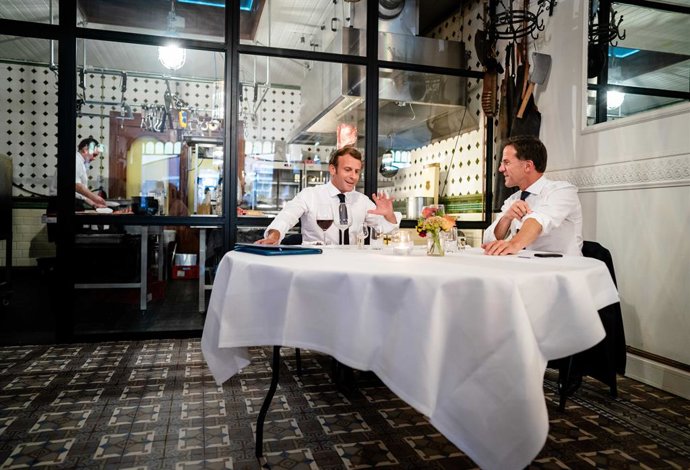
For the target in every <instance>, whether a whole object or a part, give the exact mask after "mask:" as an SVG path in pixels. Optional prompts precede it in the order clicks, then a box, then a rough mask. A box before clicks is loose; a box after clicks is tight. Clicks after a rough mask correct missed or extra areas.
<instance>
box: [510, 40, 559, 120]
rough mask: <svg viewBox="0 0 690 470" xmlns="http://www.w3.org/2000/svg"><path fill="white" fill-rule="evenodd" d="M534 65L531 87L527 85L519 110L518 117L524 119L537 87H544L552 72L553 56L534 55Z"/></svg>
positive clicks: (530, 76)
mask: <svg viewBox="0 0 690 470" xmlns="http://www.w3.org/2000/svg"><path fill="white" fill-rule="evenodd" d="M532 63H533V64H534V66H533V67H532V70H531V72H530V74H529V85H527V91H526V92H525V96H524V97H523V99H522V104H521V105H520V109H519V110H518V113H517V117H518V118H520V119H522V116H523V114H524V113H525V108H527V103H528V102H529V99H530V97H531V96H532V93H533V92H534V86H535V85H542V84H543V83H544V82H545V81H546V79H547V78H548V76H549V72H551V56H550V55H548V54H541V53H539V52H533V53H532Z"/></svg>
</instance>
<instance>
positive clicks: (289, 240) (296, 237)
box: [281, 233, 302, 245]
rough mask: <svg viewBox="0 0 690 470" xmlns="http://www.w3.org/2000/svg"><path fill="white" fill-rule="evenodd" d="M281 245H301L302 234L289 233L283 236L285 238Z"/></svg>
mask: <svg viewBox="0 0 690 470" xmlns="http://www.w3.org/2000/svg"><path fill="white" fill-rule="evenodd" d="M281 243H282V244H283V245H301V244H302V234H301V233H289V234H287V235H285V238H283V241H282V242H281Z"/></svg>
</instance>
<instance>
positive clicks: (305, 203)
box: [264, 181, 402, 245]
mask: <svg viewBox="0 0 690 470" xmlns="http://www.w3.org/2000/svg"><path fill="white" fill-rule="evenodd" d="M338 194H340V190H339V189H338V188H336V187H335V186H333V183H331V182H330V181H329V182H328V183H326V184H322V185H319V186H313V187H309V188H305V189H303V190H302V191H300V192H299V193H298V194H297V196H295V198H294V199H293V200H291V201H290V202H288V203H287V204H285V207H284V208H283V209H282V210H281V211H280V213H278V215H277V216H276V217H275V219H273V222H271V225H269V226H268V228H266V231H265V232H264V237H266V236H267V235H268V231H269V230H277V231H278V232H280V240H282V239H283V237H285V234H286V233H287V231H288V230H290V229H291V228H292V227H294V226H295V225H296V224H297V221H298V220H299V221H300V223H301V227H302V242H303V243H304V242H307V243H309V242H312V243H313V242H323V230H321V228H320V227H319V226H318V225H317V224H316V217H317V212H318V211H319V210H326V211H328V209H325V208H326V207H330V211H331V214H337V213H338V212H337V211H338V204H340V200H339V199H338ZM344 194H345V203H346V204H347V205H348V209H349V210H350V211H351V212H350V214H349V215H350V217H351V218H352V225H351V226H350V229H349V230H350V244H354V243H355V242H356V239H357V237H356V233H357V228H359V227H361V226H362V225H363V224H364V223H365V222H366V223H367V224H369V225H375V224H379V225H380V226H381V227H382V228H383V231H384V232H390V231H391V230H393V229H394V228H396V227H398V225H399V224H400V219H401V218H402V215H401V214H400V213H399V212H395V218H396V220H397V223H396V224H392V223H390V222H388V221H387V220H386V219H385V218H384V217H383V216H381V215H372V214H369V213H368V211H369V210H370V209H375V208H376V204H374V203H373V202H372V200H371V199H369V198H368V197H367V196H365V195H364V194H362V193H360V192H357V191H350V192H347V193H344ZM334 211H335V212H334ZM334 219H335V217H334ZM339 232H340V231H339V230H338V228H337V227H336V226H335V224H333V225H331V226H330V227H329V228H328V230H326V240H327V241H328V243H331V244H334V245H337V244H338V243H339Z"/></svg>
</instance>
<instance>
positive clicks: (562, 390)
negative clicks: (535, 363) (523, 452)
mask: <svg viewBox="0 0 690 470" xmlns="http://www.w3.org/2000/svg"><path fill="white" fill-rule="evenodd" d="M582 254H583V255H584V256H586V257H588V258H595V259H598V260H599V261H602V262H604V263H605V264H606V266H607V267H608V269H609V272H610V273H611V278H612V279H613V283H614V284H616V273H615V271H614V269H613V260H612V258H611V253H610V252H609V250H607V249H606V248H604V247H603V246H601V245H600V244H599V243H597V242H591V241H585V242H584V244H583V246H582ZM616 285H617V284H616ZM599 317H600V318H601V323H602V324H603V325H604V330H605V331H606V336H605V337H604V339H603V340H601V342H599V343H598V344H596V345H595V346H592V347H591V348H589V349H587V350H585V351H582V352H579V353H577V354H575V355H572V356H569V357H565V358H561V359H556V360H553V361H549V363H548V367H549V368H552V369H558V394H559V398H560V400H559V404H558V409H559V410H561V411H563V410H565V403H566V400H567V398H568V397H569V396H571V395H572V394H573V393H575V391H577V389H578V388H579V387H580V384H581V383H582V377H584V376H590V377H593V378H595V379H597V380H599V381H600V382H602V383H604V384H606V385H608V386H609V390H610V393H611V396H612V397H614V398H615V397H617V396H618V388H617V385H616V374H621V375H623V374H625V363H626V346H625V331H624V329H623V317H622V315H621V304H620V302H616V303H615V304H611V305H608V306H606V307H604V308H602V309H601V310H599Z"/></svg>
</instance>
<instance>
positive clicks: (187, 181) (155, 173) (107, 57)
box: [77, 40, 225, 216]
mask: <svg viewBox="0 0 690 470" xmlns="http://www.w3.org/2000/svg"><path fill="white" fill-rule="evenodd" d="M79 46H80V49H81V52H84V53H83V54H82V55H80V59H81V61H80V63H79V64H78V65H79V79H78V89H77V94H78V97H79V99H78V103H77V106H78V115H77V116H78V117H77V119H78V123H77V124H78V129H79V130H80V131H79V132H80V135H79V136H78V137H79V138H80V139H81V138H85V137H88V136H89V135H93V136H94V137H95V138H96V139H98V140H99V142H101V143H103V144H104V147H105V152H104V154H103V155H102V156H101V157H99V158H100V159H99V160H98V161H97V162H94V163H93V164H92V170H91V178H92V184H91V185H92V186H93V187H94V188H101V189H102V190H103V191H104V192H105V193H106V195H107V197H108V198H109V199H111V200H116V201H121V202H122V201H125V202H126V201H132V202H133V206H132V207H133V209H135V207H134V206H135V205H136V206H137V208H136V209H137V210H136V211H135V212H143V213H145V214H148V215H174V216H188V215H192V214H204V215H222V194H223V193H222V190H223V181H222V175H223V167H224V158H225V152H224V143H223V126H222V123H223V119H224V105H223V89H224V81H223V75H222V70H223V62H224V61H223V55H222V54H220V53H214V52H205V51H189V52H190V57H193V59H194V62H193V63H192V64H191V65H190V64H186V65H185V66H183V67H182V68H181V69H180V70H179V71H178V73H180V74H181V75H182V76H181V77H176V78H174V79H173V78H170V77H169V74H168V71H166V69H165V67H163V65H162V64H160V62H159V61H158V60H157V59H158V48H157V47H155V46H144V45H132V44H120V43H112V42H105V41H81V40H80V41H79ZM105 51H107V54H105ZM132 54H134V55H135V56H136V57H138V58H139V59H138V61H132V60H131V56H132ZM84 58H86V59H87V61H88V62H87V63H83V59H84ZM125 67H126V68H125ZM122 70H127V72H126V73H124V72H122ZM186 74H189V75H192V76H193V78H191V77H190V78H183V77H184V75H186ZM134 198H141V199H137V201H140V203H141V202H144V203H146V209H147V210H146V211H143V210H140V209H141V204H140V203H139V204H134ZM150 200H154V201H155V206H156V207H157V210H156V211H155V213H154V211H153V210H152V209H151V207H152V206H151V205H150V204H148V202H147V201H150Z"/></svg>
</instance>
